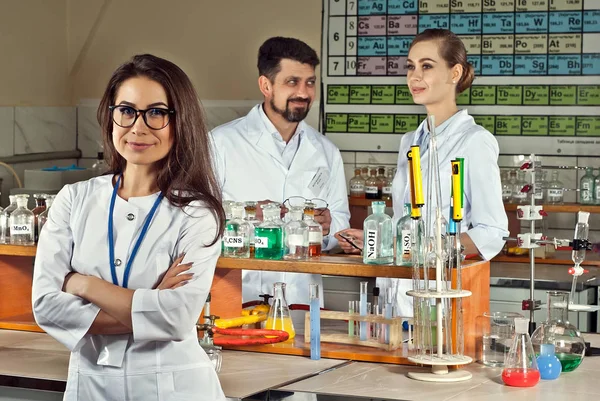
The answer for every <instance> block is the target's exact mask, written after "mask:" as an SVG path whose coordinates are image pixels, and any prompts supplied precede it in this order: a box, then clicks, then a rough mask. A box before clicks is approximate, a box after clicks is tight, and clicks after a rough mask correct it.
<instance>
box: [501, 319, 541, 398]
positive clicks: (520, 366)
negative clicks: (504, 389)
mask: <svg viewBox="0 0 600 401" xmlns="http://www.w3.org/2000/svg"><path fill="white" fill-rule="evenodd" d="M528 329H529V319H527V318H520V317H518V318H516V319H515V337H514V338H513V341H512V345H511V346H510V351H509V352H508V356H507V357H506V360H505V362H504V370H503V371H502V381H503V382H504V384H506V385H507V386H512V387H533V386H535V385H536V384H537V383H538V382H539V381H540V372H539V370H538V368H537V361H536V358H535V353H534V352H533V345H532V344H531V338H530V337H529V334H528V332H527V331H528Z"/></svg>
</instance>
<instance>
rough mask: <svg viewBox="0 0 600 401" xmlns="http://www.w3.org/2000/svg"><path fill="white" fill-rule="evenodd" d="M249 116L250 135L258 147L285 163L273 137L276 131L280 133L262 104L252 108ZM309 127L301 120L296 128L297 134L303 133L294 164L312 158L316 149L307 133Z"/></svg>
mask: <svg viewBox="0 0 600 401" xmlns="http://www.w3.org/2000/svg"><path fill="white" fill-rule="evenodd" d="M247 117H248V135H249V137H251V138H253V139H254V140H255V142H254V143H255V144H256V145H257V146H258V147H260V148H262V149H264V150H265V151H266V152H267V153H269V155H271V156H272V157H273V158H274V159H275V160H277V161H278V162H279V163H280V164H281V165H283V164H284V163H283V159H282V158H281V153H280V152H279V149H278V148H277V146H276V145H275V139H274V138H273V134H274V133H277V134H278V135H280V134H279V132H278V131H277V129H276V128H275V126H274V125H273V123H272V122H271V120H269V118H268V117H267V115H266V113H265V112H264V110H263V109H262V104H258V105H256V106H255V107H254V108H253V109H252V110H250V112H249V113H248V116H247ZM308 128H309V127H308V125H307V124H306V122H304V121H300V123H299V124H298V127H297V128H296V134H297V135H301V138H302V140H301V141H300V146H299V147H298V152H297V153H296V156H295V157H294V162H293V163H292V165H294V164H296V163H297V162H299V161H301V162H302V161H303V160H304V159H305V158H307V159H310V155H312V154H313V153H314V152H315V151H316V149H315V147H314V144H313V143H312V138H310V135H306V134H305V133H306V131H307V129H308ZM296 134H295V135H296ZM305 139H308V140H305Z"/></svg>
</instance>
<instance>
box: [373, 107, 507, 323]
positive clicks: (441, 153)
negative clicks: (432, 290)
mask: <svg viewBox="0 0 600 401" xmlns="http://www.w3.org/2000/svg"><path fill="white" fill-rule="evenodd" d="M426 124H427V123H426V120H425V121H423V122H422V123H421V125H420V126H419V128H418V129H417V130H416V131H413V132H409V133H407V134H406V135H404V136H403V137H402V140H401V142H400V150H399V154H398V169H397V172H396V176H395V177H394V181H393V184H392V199H393V205H394V223H396V222H397V221H398V219H400V218H401V217H402V214H403V207H404V203H409V202H410V188H409V186H410V180H409V176H408V159H407V156H406V155H407V153H408V151H409V150H410V147H411V146H413V145H416V144H417V143H416V142H417V140H418V134H419V133H420V132H421V130H423V129H425V130H426V129H427V125H426ZM436 132H437V147H438V160H439V169H440V177H441V182H440V187H441V194H442V206H443V208H442V209H443V211H442V213H443V216H444V217H445V218H446V220H449V218H450V214H449V213H450V193H451V178H450V177H451V164H450V162H451V160H455V159H457V158H459V157H462V158H464V159H465V165H464V171H465V178H464V191H465V204H464V216H463V221H462V223H461V232H466V233H467V234H468V235H469V237H470V238H471V240H473V242H474V243H475V245H476V246H477V249H478V250H479V252H480V254H481V256H482V257H483V258H484V259H486V260H490V259H491V258H493V257H494V256H496V255H497V254H498V253H499V252H500V250H501V249H502V247H503V246H504V240H503V239H502V238H503V237H505V236H507V235H508V218H507V217H506V212H505V211H504V205H503V203H502V185H501V183H500V169H499V168H498V154H499V148H498V142H497V141H496V138H494V136H493V135H492V134H491V133H490V132H489V131H488V130H486V129H485V128H483V127H482V126H480V125H477V124H476V123H475V120H473V117H471V116H470V115H469V114H468V112H467V110H461V111H459V112H458V113H456V114H455V115H454V116H452V117H451V118H450V119H448V120H447V121H445V122H444V123H442V124H441V125H440V127H438V129H437V131H436ZM429 155H430V152H429V149H427V150H426V151H425V152H424V153H423V154H421V171H422V174H423V192H424V196H425V202H427V185H426V183H427V177H428V175H429V171H428V163H429ZM423 212H424V213H423V219H425V213H427V212H428V210H427V206H426V207H425V208H424V210H423ZM424 221H425V220H424ZM394 226H395V224H394ZM377 285H378V286H379V287H381V288H387V287H392V288H393V293H394V294H396V305H397V306H398V313H399V314H400V315H401V316H412V314H413V311H412V298H411V297H409V296H407V295H406V291H408V290H410V289H411V287H412V282H411V281H410V280H403V279H389V278H378V279H377Z"/></svg>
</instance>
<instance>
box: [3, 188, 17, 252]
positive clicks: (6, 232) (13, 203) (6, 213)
mask: <svg viewBox="0 0 600 401" xmlns="http://www.w3.org/2000/svg"><path fill="white" fill-rule="evenodd" d="M8 198H9V199H10V204H9V205H8V206H7V207H6V209H4V210H3V211H2V212H0V244H10V223H9V218H10V215H11V214H12V212H14V211H15V210H16V209H17V198H16V197H15V195H9V197H8Z"/></svg>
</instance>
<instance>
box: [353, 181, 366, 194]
mask: <svg viewBox="0 0 600 401" xmlns="http://www.w3.org/2000/svg"><path fill="white" fill-rule="evenodd" d="M364 190H365V184H363V183H360V182H359V183H354V184H350V191H352V192H363V191H364Z"/></svg>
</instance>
